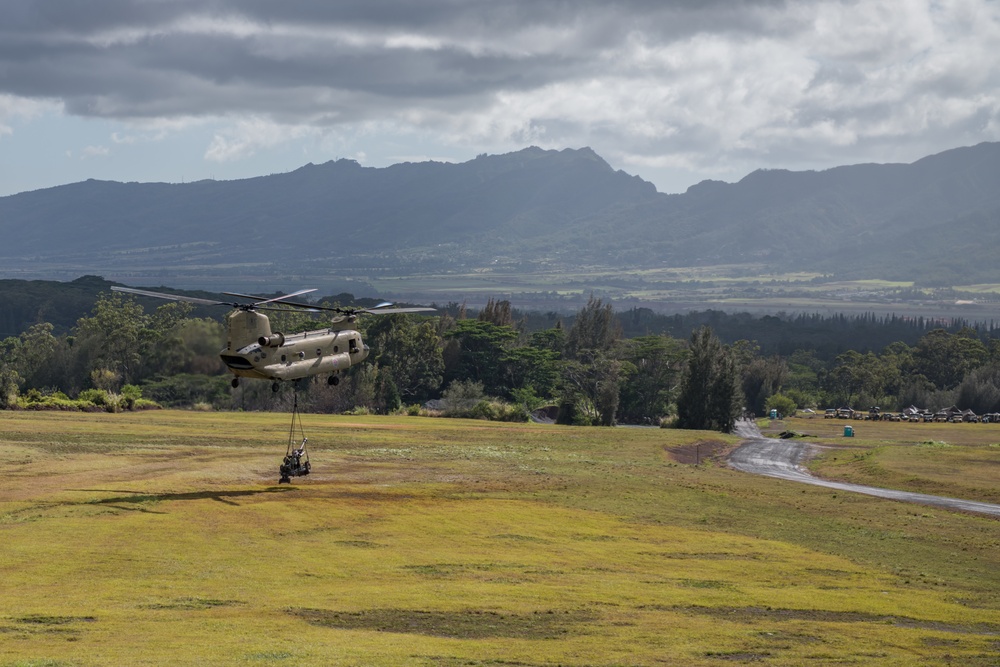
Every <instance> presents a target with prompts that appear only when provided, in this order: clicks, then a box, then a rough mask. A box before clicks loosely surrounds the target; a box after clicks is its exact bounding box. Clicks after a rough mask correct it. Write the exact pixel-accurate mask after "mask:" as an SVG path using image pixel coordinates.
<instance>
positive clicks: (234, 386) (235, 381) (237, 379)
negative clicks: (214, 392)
mask: <svg viewBox="0 0 1000 667" xmlns="http://www.w3.org/2000/svg"><path fill="white" fill-rule="evenodd" d="M229 384H231V385H233V389H236V388H237V387H238V386H240V379H239V378H233V381H232V382H230V383H229Z"/></svg>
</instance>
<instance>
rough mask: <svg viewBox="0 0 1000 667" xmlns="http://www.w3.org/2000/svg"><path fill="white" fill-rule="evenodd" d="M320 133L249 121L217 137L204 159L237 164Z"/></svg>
mask: <svg viewBox="0 0 1000 667" xmlns="http://www.w3.org/2000/svg"><path fill="white" fill-rule="evenodd" d="M314 133H318V130H317V129H316V128H311V127H308V126H304V125H298V126H296V125H282V124H279V123H275V122H273V121H269V120H267V119H264V118H245V119H240V120H237V121H236V122H235V123H233V124H232V125H230V126H228V127H225V128H223V129H221V130H219V131H217V132H216V133H215V135H214V136H213V137H212V141H211V143H210V144H209V146H208V148H207V149H206V150H205V155H204V158H205V159H206V160H209V161H211V162H233V161H236V160H241V159H245V158H248V157H250V156H252V155H254V153H256V152H257V151H258V150H260V149H264V148H271V147H274V146H277V145H280V144H283V143H286V142H288V141H291V140H294V139H301V138H302V137H305V136H307V135H310V134H314Z"/></svg>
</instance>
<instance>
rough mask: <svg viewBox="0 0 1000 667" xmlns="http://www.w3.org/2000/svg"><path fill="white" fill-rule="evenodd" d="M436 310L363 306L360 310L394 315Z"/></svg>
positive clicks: (374, 313) (434, 309)
mask: <svg viewBox="0 0 1000 667" xmlns="http://www.w3.org/2000/svg"><path fill="white" fill-rule="evenodd" d="M434 311H437V308H379V309H378V310H375V309H372V308H362V309H361V310H359V311H358V312H362V313H368V314H369V315H394V314H396V313H429V312H434Z"/></svg>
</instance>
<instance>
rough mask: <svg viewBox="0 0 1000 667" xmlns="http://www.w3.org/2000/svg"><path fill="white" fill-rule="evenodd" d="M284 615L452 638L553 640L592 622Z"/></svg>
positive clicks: (581, 617) (576, 615) (578, 614)
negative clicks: (582, 624)
mask: <svg viewBox="0 0 1000 667" xmlns="http://www.w3.org/2000/svg"><path fill="white" fill-rule="evenodd" d="M288 613H289V614H291V615H292V616H296V617H298V618H301V619H302V620H304V621H306V622H307V623H309V624H310V625H316V626H320V627H326V628H337V629H341V630H374V631H376V632H399V633H406V634H418V635H430V636H433V637H451V638H454V639H483V638H487V637H507V638H511V639H554V638H558V637H561V636H564V635H566V634H569V633H570V632H571V630H572V629H573V628H574V626H576V625H578V624H581V623H585V622H587V621H590V620H592V618H593V616H592V615H591V614H589V613H586V612H582V611H572V610H564V611H557V610H547V611H538V612H534V613H532V614H507V613H501V612H496V611H485V610H479V609H470V610H465V611H420V610H414V609H369V610H366V611H356V612H347V611H333V610H329V609H302V608H297V609H289V610H288Z"/></svg>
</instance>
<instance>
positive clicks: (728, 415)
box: [677, 326, 742, 432]
mask: <svg viewBox="0 0 1000 667" xmlns="http://www.w3.org/2000/svg"><path fill="white" fill-rule="evenodd" d="M741 402H742V392H741V391H740V388H739V378H738V375H737V373H736V363H735V361H734V360H733V358H732V356H731V355H730V354H729V352H728V350H726V348H724V347H723V345H722V343H721V342H720V341H719V339H718V338H717V337H716V336H715V334H713V333H712V329H711V328H710V327H708V326H703V327H701V328H700V329H698V330H697V331H695V332H694V333H692V334H691V341H690V344H689V348H688V363H687V368H686V369H685V372H684V376H683V378H682V380H681V389H680V394H679V395H678V397H677V426H678V427H680V428H691V429H712V430H717V431H723V432H728V431H730V430H732V427H733V425H734V424H735V422H736V418H737V416H738V415H739V412H740V404H741Z"/></svg>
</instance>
